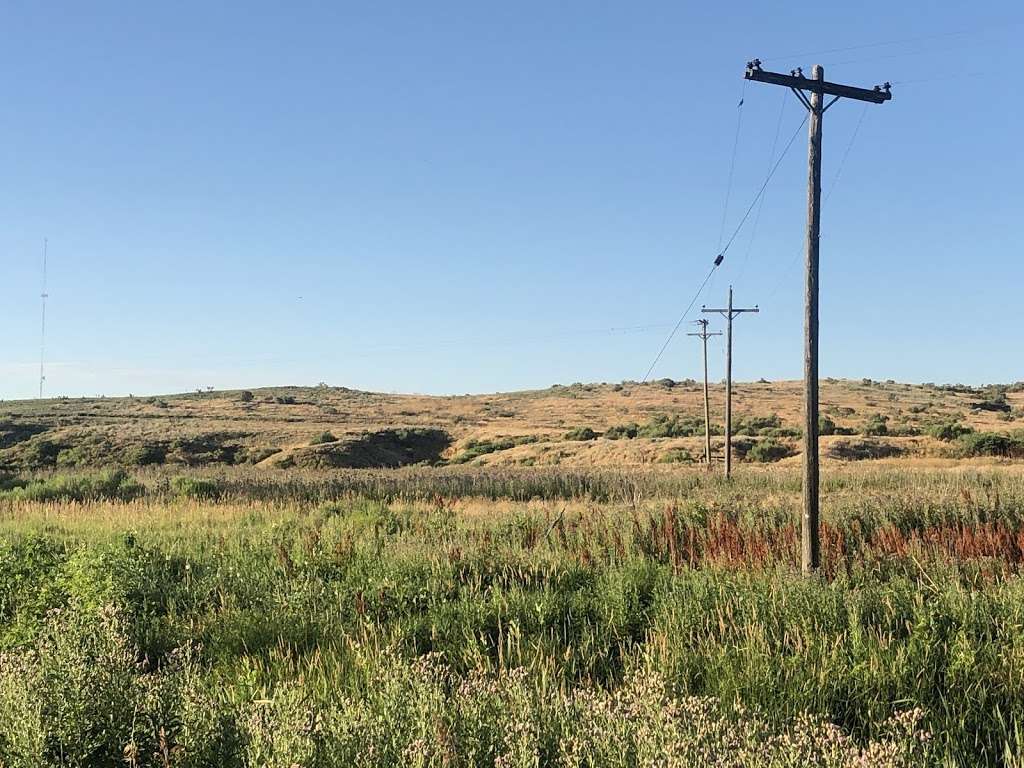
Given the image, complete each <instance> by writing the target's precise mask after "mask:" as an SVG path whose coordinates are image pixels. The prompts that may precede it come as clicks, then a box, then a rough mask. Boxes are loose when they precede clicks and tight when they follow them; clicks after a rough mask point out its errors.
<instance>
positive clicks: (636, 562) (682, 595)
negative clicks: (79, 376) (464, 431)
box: [0, 470, 1024, 768]
mask: <svg viewBox="0 0 1024 768" xmlns="http://www.w3.org/2000/svg"><path fill="white" fill-rule="evenodd" d="M357 476H358V477H362V478H363V480H361V482H365V483H370V482H371V479H372V482H379V483H384V482H385V481H384V480H383V479H380V478H379V477H378V475H377V474H375V473H366V474H365V475H351V476H350V475H343V476H342V477H340V478H335V479H334V480H333V481H328V480H315V481H314V480H312V479H310V478H303V477H300V476H296V477H294V478H292V479H291V480H290V481H289V482H290V483H292V484H293V485H291V486H287V487H283V488H279V489H278V492H277V494H276V495H274V494H270V493H267V492H266V489H265V487H264V486H262V485H259V484H258V483H256V481H255V479H254V478H255V477H256V476H255V475H246V474H238V475H235V476H225V477H220V478H213V477H210V478H193V477H183V478H181V479H180V480H171V481H167V480H165V479H163V478H159V477H149V476H145V475H144V476H142V480H143V482H142V483H138V484H137V485H138V488H141V489H142V490H141V491H139V490H136V491H135V492H133V493H132V494H130V495H129V496H126V497H124V498H122V497H121V496H120V495H119V491H118V490H117V489H118V488H121V487H122V486H132V485H136V483H135V481H133V480H132V479H131V478H128V477H121V478H120V479H119V480H118V482H117V483H116V484H114V483H112V482H111V481H110V480H109V479H108V480H107V481H106V484H105V485H104V484H103V483H100V482H99V480H98V479H96V478H92V479H90V478H88V477H87V476H83V477H82V478H79V479H78V483H79V485H80V486H81V487H88V488H92V489H93V491H92V493H93V495H91V496H87V495H82V494H78V495H77V496H76V494H71V493H68V494H64V495H61V494H58V495H50V496H45V495H43V496H34V497H33V496H26V495H24V491H25V490H26V489H28V488H32V487H43V486H46V485H50V486H51V487H60V488H65V487H78V486H76V485H75V484H74V483H70V481H69V480H68V479H66V478H65V479H62V480H60V481H59V482H58V480H57V479H51V480H49V481H45V482H37V483H29V484H27V485H25V486H24V487H23V488H21V489H17V488H15V489H13V490H8V491H6V492H5V493H6V494H7V495H6V496H3V497H0V765H4V766H12V768H13V766H29V765H32V766H36V765H83V766H84V765H88V766H108V765H109V766H114V765H125V764H136V765H166V764H170V765H210V766H214V765H217V766H220V765H225V766H232V765H234V766H241V765H273V766H277V765H281V766H286V767H287V766H291V765H293V764H298V765H302V766H320V765H324V766H334V765H338V766H343V765H344V766H347V765H380V766H384V765H406V764H411V765H416V764H419V765H439V766H440V765H464V766H478V765H496V764H498V765H505V766H528V765H593V766H627V765H637V764H652V763H650V762H649V761H650V760H653V759H655V758H665V759H668V758H669V757H671V759H672V760H675V762H671V761H670V762H668V764H674V765H710V764H716V763H718V764H728V765H736V766H751V767H752V766H761V765H778V766H783V765H815V766H826V765H827V766H853V765H869V766H882V765H887V766H888V765H901V766H902V765H905V766H911V765H915V766H916V765H943V764H961V765H1017V764H1019V763H1014V762H1012V760H1007V755H1014V754H1017V753H1018V751H1019V748H1020V741H1019V735H1018V734H1019V731H1020V728H1021V726H1022V725H1024V723H1022V722H1021V720H1022V719H1024V714H1022V713H1024V678H1022V670H1024V586H1022V582H1021V580H1020V576H1019V572H1020V568H1021V565H1022V563H1024V552H1022V548H1021V545H1020V543H1019V542H1021V541H1024V478H1022V477H1021V476H1020V475H1019V474H1013V473H1011V472H1007V471H1004V472H1000V471H992V470H990V471H985V472H965V471H959V472H931V473H928V472H916V473H915V472H910V471H888V472H881V471H878V472H858V473H845V474H837V473H832V474H830V475H829V476H827V477H826V481H825V484H824V486H823V487H824V490H825V503H824V521H825V529H824V541H823V545H824V555H825V562H826V566H827V567H826V568H825V570H824V571H823V573H822V574H821V576H820V577H818V578H814V579H806V578H803V577H801V576H800V575H799V574H798V572H797V567H796V557H797V554H796V547H797V543H798V532H797V528H796V525H797V521H798V512H799V510H798V504H799V485H798V483H797V482H796V477H797V476H796V474H795V473H786V472H775V471H773V472H771V473H768V472H754V471H750V472H743V473H738V474H737V477H736V479H735V482H734V483H732V484H726V483H723V482H722V481H721V480H719V479H717V478H708V477H705V476H704V474H703V473H702V472H701V471H700V470H695V471H680V470H672V471H665V472H651V473H639V474H635V473H620V474H619V475H615V474H613V473H597V474H580V475H573V474H571V473H562V474H558V473H555V472H550V473H547V472H545V473H537V472H534V471H522V472H508V473H506V475H505V476H504V477H503V476H502V475H500V474H498V473H488V472H477V471H469V470H462V471H460V472H454V471H452V470H432V471H430V472H426V471H425V470H418V471H415V472H400V473H393V474H392V475H385V477H387V478H388V481H387V482H392V483H395V484H399V483H404V484H405V486H406V487H405V491H404V493H403V494H401V498H398V497H397V496H398V494H395V495H393V496H391V497H390V498H386V496H387V494H377V495H376V496H375V497H373V498H369V497H367V496H362V495H359V494H358V493H355V492H354V491H356V490H358V486H356V485H355V481H354V479H353V478H354V477H357ZM267 482H269V481H267ZM278 482H280V480H279V481H278ZM328 482H336V483H343V482H345V483H348V485H347V486H344V490H343V492H337V493H327V492H326V491H325V489H332V490H333V491H337V490H338V488H337V487H334V486H328V485H322V483H328ZM203 483H207V484H213V487H214V488H215V489H216V493H215V494H208V493H207V492H206V491H205V490H203V491H202V492H199V491H196V492H193V489H195V488H199V489H200V490H202V489H203V488H205V487H208V486H204V485H203ZM502 483H504V485H502ZM449 484H450V485H449ZM456 484H459V485H458V486H457V487H459V488H460V489H462V490H463V491H465V490H466V489H473V488H476V489H477V490H480V491H481V492H480V493H476V494H474V493H468V492H464V493H462V494H461V496H460V498H459V499H455V498H454V495H447V496H445V495H435V496H431V495H430V493H429V491H432V490H436V489H437V488H438V487H456ZM102 488H105V489H107V490H108V491H109V494H108V495H107V496H106V497H103V496H102V494H97V492H96V490H95V489H102ZM569 488H575V490H576V491H577V492H576V493H575V494H573V493H569ZM629 488H632V493H631V494H630V493H627V489H629ZM499 491H504V493H499ZM595 491H596V492H595ZM39 493H41V492H39ZM527 493H531V494H532V495H530V496H526V497H525V498H526V499H532V501H519V500H518V499H520V498H521V497H523V495H524V494H527ZM328 496H331V497H332V498H330V499H329V498H327V497H328ZM599 498H600V499H602V500H598V499H599ZM80 499H87V501H86V502H85V503H82V501H81V500H80ZM894 718H895V719H894ZM834 727H838V728H839V729H840V731H835V730H834ZM925 732H928V733H930V734H931V736H930V738H928V739H924V738H923V736H924V734H925ZM839 734H841V735H839ZM882 753H886V754H888V753H891V754H892V759H891V760H889V761H888V762H886V761H885V760H883V759H882V758H881V757H879V755H881V754H882ZM498 758H501V759H500V760H499V759H498ZM862 759H863V762H858V761H860V760H862ZM886 759H888V758H886Z"/></svg>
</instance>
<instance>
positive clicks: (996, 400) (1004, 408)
mask: <svg viewBox="0 0 1024 768" xmlns="http://www.w3.org/2000/svg"><path fill="white" fill-rule="evenodd" d="M971 408H973V409H974V410H976V411H994V412H997V413H1009V412H1010V411H1011V410H1012V408H1011V406H1010V403H1009V402H1007V400H1006V393H1005V392H995V393H993V394H991V395H989V396H988V397H986V398H985V399H984V400H980V401H978V402H976V403H971Z"/></svg>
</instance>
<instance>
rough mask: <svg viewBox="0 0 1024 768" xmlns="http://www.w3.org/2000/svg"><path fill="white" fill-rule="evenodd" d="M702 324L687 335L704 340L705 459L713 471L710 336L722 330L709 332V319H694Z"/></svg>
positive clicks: (719, 333)
mask: <svg viewBox="0 0 1024 768" xmlns="http://www.w3.org/2000/svg"><path fill="white" fill-rule="evenodd" d="M694 322H695V323H698V324H699V325H700V331H699V332H698V333H688V334H686V335H687V336H696V337H697V338H699V339H700V340H701V341H702V342H704V461H706V462H707V465H708V472H710V471H711V406H710V405H709V403H708V337H710V336H721V335H722V332H721V331H715V332H714V333H708V321H707V320H704V319H703V318H702V319H700V320H694Z"/></svg>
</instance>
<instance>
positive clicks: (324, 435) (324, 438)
mask: <svg viewBox="0 0 1024 768" xmlns="http://www.w3.org/2000/svg"><path fill="white" fill-rule="evenodd" d="M337 441H338V438H336V437H335V436H334V435H333V434H331V433H330V432H321V433H320V434H319V435H315V436H314V437H313V439H312V440H310V441H309V444H310V445H323V444H324V443H336V442H337Z"/></svg>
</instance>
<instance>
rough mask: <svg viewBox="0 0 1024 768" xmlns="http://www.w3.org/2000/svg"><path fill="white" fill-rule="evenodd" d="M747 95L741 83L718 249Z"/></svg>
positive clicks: (744, 83) (727, 207) (734, 168)
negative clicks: (744, 101)
mask: <svg viewBox="0 0 1024 768" xmlns="http://www.w3.org/2000/svg"><path fill="white" fill-rule="evenodd" d="M746 95H747V81H746V80H744V81H743V89H742V90H741V91H740V102H739V104H737V105H736V135H735V136H734V137H733V140H732V157H731V158H730V159H729V180H728V181H727V182H726V184H725V204H724V205H723V206H722V226H721V227H720V228H719V230H718V246H717V247H718V248H721V247H722V238H723V237H725V220H726V216H728V214H729V198H730V196H731V195H732V177H733V171H735V170H736V150H737V148H738V147H739V145H740V128H741V127H742V126H743V100H744V98H745V97H746Z"/></svg>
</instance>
